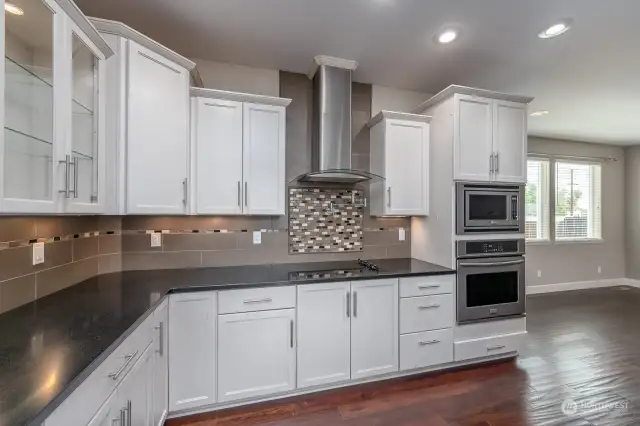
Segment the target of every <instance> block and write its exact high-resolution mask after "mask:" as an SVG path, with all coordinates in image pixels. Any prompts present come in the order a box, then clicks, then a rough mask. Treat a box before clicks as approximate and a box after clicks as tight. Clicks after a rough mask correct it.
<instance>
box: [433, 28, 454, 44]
mask: <svg viewBox="0 0 640 426" xmlns="http://www.w3.org/2000/svg"><path fill="white" fill-rule="evenodd" d="M457 37H458V32H457V31H456V30H451V29H449V30H444V31H442V32H440V33H439V34H438V35H437V36H436V40H437V41H438V43H442V44H447V43H451V42H452V41H453V40H455V39H456V38H457Z"/></svg>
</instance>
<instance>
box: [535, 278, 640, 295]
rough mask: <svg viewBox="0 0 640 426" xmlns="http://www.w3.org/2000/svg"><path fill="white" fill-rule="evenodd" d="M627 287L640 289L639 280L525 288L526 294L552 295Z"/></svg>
mask: <svg viewBox="0 0 640 426" xmlns="http://www.w3.org/2000/svg"><path fill="white" fill-rule="evenodd" d="M620 285H628V286H631V287H638V288H640V280H630V279H629V278H612V279H607V280H593V281H575V282H572V283H557V284H544V285H532V286H528V287H527V294H540V293H554V292H557V291H571V290H584V289H587V288H600V287H616V286H620Z"/></svg>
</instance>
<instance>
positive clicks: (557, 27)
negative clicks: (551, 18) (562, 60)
mask: <svg viewBox="0 0 640 426" xmlns="http://www.w3.org/2000/svg"><path fill="white" fill-rule="evenodd" d="M569 28H571V20H570V19H565V20H563V21H560V22H556V23H555V24H553V25H551V26H550V27H549V28H547V29H545V30H542V31H540V32H539V33H538V37H540V38H551V37H556V36H559V35H560V34H563V33H566V32H567V31H569Z"/></svg>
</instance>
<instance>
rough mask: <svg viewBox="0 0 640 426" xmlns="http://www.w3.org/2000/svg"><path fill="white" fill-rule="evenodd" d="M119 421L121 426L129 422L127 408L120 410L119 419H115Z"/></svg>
mask: <svg viewBox="0 0 640 426" xmlns="http://www.w3.org/2000/svg"><path fill="white" fill-rule="evenodd" d="M116 420H117V421H118V422H119V424H120V426H127V425H126V422H127V409H126V408H123V409H121V410H120V418H119V419H115V420H114V421H116Z"/></svg>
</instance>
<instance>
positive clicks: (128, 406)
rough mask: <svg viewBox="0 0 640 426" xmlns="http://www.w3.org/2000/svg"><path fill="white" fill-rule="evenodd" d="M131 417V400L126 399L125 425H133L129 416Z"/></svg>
mask: <svg viewBox="0 0 640 426" xmlns="http://www.w3.org/2000/svg"><path fill="white" fill-rule="evenodd" d="M132 417H133V410H132V404H131V400H128V401H127V426H133V422H132V420H131V418H132Z"/></svg>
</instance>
